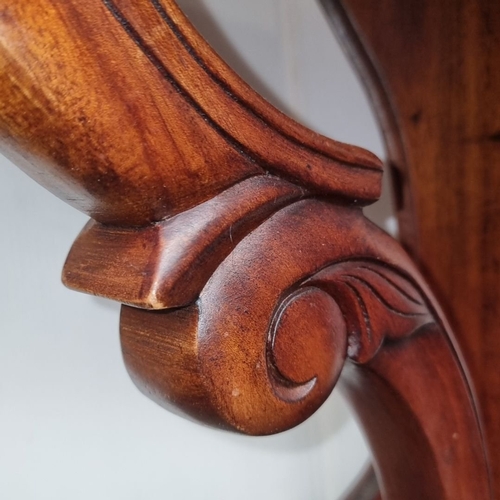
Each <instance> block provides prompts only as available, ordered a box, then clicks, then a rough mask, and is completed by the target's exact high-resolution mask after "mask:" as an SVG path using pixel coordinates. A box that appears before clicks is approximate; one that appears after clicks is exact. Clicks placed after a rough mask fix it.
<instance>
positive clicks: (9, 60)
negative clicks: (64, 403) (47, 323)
mask: <svg viewBox="0 0 500 500" xmlns="http://www.w3.org/2000/svg"><path fill="white" fill-rule="evenodd" d="M1 5H2V11H1V14H2V15H1V16H0V28H2V29H0V61H1V63H2V66H3V69H4V71H3V72H2V74H1V77H0V89H1V92H2V93H1V95H2V103H1V105H0V145H1V147H2V149H3V150H4V151H6V152H7V153H8V154H9V155H10V156H11V157H12V158H13V159H14V160H15V161H17V162H18V164H19V165H20V166H21V167H22V168H24V169H25V170H26V171H27V172H28V173H29V174H30V175H32V176H33V177H34V178H35V179H36V180H38V181H39V182H40V183H41V184H43V185H44V186H45V187H47V188H48V189H50V190H52V191H53V192H54V193H55V194H57V195H58V196H60V197H61V198H62V199H63V200H65V201H67V202H68V203H70V204H72V205H73V206H75V207H77V208H78V209H80V210H82V211H84V212H86V213H88V214H89V215H90V216H91V217H92V218H93V219H94V220H93V221H91V222H90V223H89V224H88V225H87V227H86V228H85V229H84V230H83V232H82V233H81V234H80V236H79V238H78V239H77V241H76V243H75V245H74V247H73V248H72V250H71V252H70V255H69V256H68V260H67V262H66V265H65V269H64V281H65V283H66V284H67V285H68V286H70V287H72V288H74V289H77V290H81V291H84V292H87V293H93V294H97V295H102V296H104V297H109V298H112V299H114V300H117V301H120V302H122V303H124V304H127V305H124V306H123V308H122V315H121V342H122V347H123V356H124V359H125V363H126V365H127V368H128V370H129V373H130V375H131V377H132V378H133V380H134V381H135V383H136V384H137V385H138V387H139V388H140V389H141V390H142V391H143V392H144V393H146V394H147V395H148V396H150V397H151V398H152V399H154V400H155V401H157V402H158V403H160V404H161V405H163V406H165V407H168V408H169V409H173V410H174V411H179V412H181V413H183V414H185V415H188V416H190V417H192V418H194V419H197V420H199V421H202V422H204V423H208V424H211V425H213V426H217V427H222V428H225V429H230V430H235V431H239V432H244V433H247V434H253V435H262V434H271V433H276V432H280V431H283V430H286V429H289V428H291V427H293V426H295V425H297V424H299V423H300V422H302V421H304V420H305V419H306V418H308V417H309V416H310V415H311V414H312V413H314V412H315V411H316V410H317V409H318V408H319V406H320V405H321V404H322V403H323V402H324V401H325V399H326V398H327V397H328V395H329V394H330V392H331V391H332V389H333V387H334V386H335V385H336V383H337V382H338V383H339V385H340V387H341V388H342V390H344V391H345V393H346V395H347V397H348V398H349V400H350V401H351V403H352V405H353V407H354V408H355V409H356V412H357V414H358V416H359V418H360V421H361V423H362V425H363V427H364V429H365V431H366V433H367V435H368V438H369V441H370V444H371V446H372V449H373V453H374V457H375V462H376V463H375V469H376V473H377V477H378V479H379V482H380V486H381V492H382V495H383V497H384V498H388V499H398V500H400V499H402V498H404V499H405V500H411V499H419V500H420V499H422V498H426V499H435V500H442V499H449V500H457V499H463V500H470V499H471V498H481V499H483V498H484V499H487V498H491V495H490V490H489V477H488V464H487V461H486V458H485V451H484V443H483V439H482V435H481V429H480V424H479V420H478V416H477V412H476V407H475V402H474V399H473V397H472V392H471V387H470V384H469V382H468V380H467V378H466V376H465V373H464V370H465V368H464V365H463V364H462V362H461V359H460V357H459V355H458V353H457V350H456V348H455V346H454V343H453V335H452V333H451V331H450V328H449V327H448V325H447V323H446V321H445V319H444V318H443V315H442V313H441V312H440V310H439V308H438V306H437V305H436V303H435V300H434V299H433V297H432V295H431V293H430V291H429V289H428V287H427V285H426V284H425V283H424V281H423V279H422V278H421V276H420V274H419V272H418V271H417V269H416V267H415V266H414V265H413V264H412V262H411V260H410V259H409V258H408V256H407V255H406V253H405V252H404V251H403V250H402V249H401V247H400V246H399V245H398V243H396V242H395V241H394V240H392V239H391V238H390V237H389V236H388V235H386V234H385V233H383V232H382V231H381V230H379V229H377V228H376V227H375V226H374V225H373V224H371V223H370V222H369V221H368V220H367V219H365V218H364V217H363V214H362V212H361V209H360V206H362V205H364V204H367V203H370V202H372V201H374V200H375V199H376V198H377V197H378V195H379V192H380V177H381V167H380V162H379V161H378V159H376V158H375V157H374V156H373V155H371V154H370V153H368V152H366V151H364V150H361V149H359V148H355V147H352V146H347V145H343V144H339V143H337V142H335V141H331V140H329V139H326V138H324V137H321V136H319V135H318V134H314V133H313V132H310V131H308V130H307V129H305V128H304V127H302V126H300V125H298V124H296V123H295V122H293V121H292V120H290V119H288V118H286V117H285V116H283V115H282V114H281V113H279V112H278V111H277V110H275V109H274V108H273V107H272V106H270V105H269V104H267V103H266V102H265V101H263V100H262V99H261V98H260V97H259V96H258V95H257V94H256V93H255V92H253V91H252V90H251V89H250V88H248V86H246V85H245V84H244V83H243V82H242V81H241V80H240V79H239V78H238V77H237V76H236V75H235V74H234V73H232V72H231V70H230V69H229V68H228V67H227V66H226V65H225V64H224V63H223V62H222V61H220V59H219V58H218V57H217V55H216V54H215V53H214V52H213V51H212V50H211V49H210V48H209V47H208V45H207V44H206V42H204V40H203V39H202V38H201V37H200V36H199V35H198V34H197V32H196V31H195V30H194V29H193V27H192V26H191V25H190V24H189V22H188V21H187V20H186V18H185V17H184V16H183V15H182V13H181V12H180V11H179V9H178V8H177V6H176V5H175V3H174V2H173V1H172V0H138V1H135V2H130V1H127V0H89V1H86V2H77V1H76V0H36V1H33V0H30V1H28V0H21V1H20V0H16V1H14V0H3V2H2V3H1ZM41 20H43V29H39V28H38V27H39V26H40V22H41ZM131 306H133V307H131Z"/></svg>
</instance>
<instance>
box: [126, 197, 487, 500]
mask: <svg viewBox="0 0 500 500" xmlns="http://www.w3.org/2000/svg"><path fill="white" fill-rule="evenodd" d="M121 340H122V346H123V355H124V359H125V363H126V365H127V368H128V370H129V372H130V374H131V376H132V378H133V380H134V381H135V383H136V384H137V385H138V387H139V388H140V389H141V390H142V391H143V392H144V393H146V394H147V395H149V396H150V397H152V398H153V399H155V400H156V401H157V402H159V403H160V404H161V405H163V406H165V407H167V408H172V407H173V406H174V407H176V409H178V410H181V411H182V412H183V413H185V414H187V415H190V416H191V417H193V418H196V419H198V420H201V421H203V422H206V423H210V424H211V425H215V426H218V427H222V428H226V429H233V430H238V431H240V432H245V433H248V434H271V433H275V432H279V431H283V430H285V429H288V428H290V427H292V426H294V425H297V424H298V423H300V422H302V421H303V420H305V419H306V418H307V417H309V416H310V415H311V414H312V413H313V412H314V411H316V410H317V408H318V407H319V406H320V405H321V404H322V403H323V401H324V400H325V399H326V397H328V395H329V394H330V392H331V390H332V389H333V387H334V385H335V383H336V382H337V379H338V377H339V375H340V373H341V371H342V375H341V376H340V385H341V387H342V388H343V390H344V391H345V393H346V394H347V397H348V399H349V400H350V401H351V402H352V403H353V406H354V408H355V409H356V412H357V414H358V416H359V418H360V420H361V423H362V424H363V426H364V428H365V430H366V432H367V435H368V439H369V440H370V443H371V445H372V450H373V453H374V456H375V460H376V463H377V471H378V475H379V479H380V480H381V487H382V493H383V495H384V498H405V499H407V498H408V499H410V498H415V499H417V498H419V499H420V498H429V499H431V498H435V499H442V498H450V499H451V498H454V499H459V498H463V499H468V498H472V497H474V495H477V498H489V497H490V493H489V482H488V473H487V464H486V459H485V455H484V448H483V442H482V437H481V432H480V428H479V423H478V419H477V415H476V411H475V406H474V402H473V399H472V396H471V393H470V388H469V385H468V383H467V380H466V377H465V375H464V372H463V369H462V367H461V363H460V360H459V357H458V356H457V353H456V351H455V349H454V347H453V345H452V342H451V340H450V334H449V330H448V327H447V326H446V323H445V321H444V320H443V319H442V317H441V315H440V313H439V310H438V309H437V307H436V306H435V304H434V301H433V299H432V297H431V295H430V293H429V291H428V289H427V287H426V285H425V284H424V283H423V281H422V279H421V278H420V276H419V275H418V273H417V272H416V270H415V268H414V266H413V265H412V264H411V262H410V261H409V259H408V257H407V256H406V255H405V253H404V252H403V251H402V250H401V249H400V248H399V246H398V244H397V243H396V242H394V241H393V240H392V239H391V238H390V237H388V236H387V235H386V234H385V233H383V232H381V231H380V230H379V229H377V228H376V227H374V226H373V225H372V224H371V223H369V222H368V221H367V220H366V219H364V217H363V216H362V214H361V213H360V212H359V210H358V209H356V208H352V207H345V206H340V205H335V204H332V203H329V202H324V201H319V200H314V199H308V200H302V201H298V202H294V203H291V204H290V205H289V206H287V207H286V208H283V209H281V210H279V211H278V212H277V213H275V214H274V215H273V216H271V217H270V218H269V219H267V220H266V221H265V222H263V223H262V224H261V225H260V226H259V227H257V228H256V229H254V230H253V231H252V232H251V233H250V234H248V236H246V237H245V238H243V239H242V241H241V242H240V243H239V244H237V245H235V248H234V249H233V251H232V252H231V253H230V254H229V255H228V256H227V257H226V259H225V260H224V261H223V262H222V263H221V264H220V265H219V267H218V268H217V270H216V271H215V272H214V274H213V275H212V276H211V278H210V279H209V280H208V282H207V283H206V285H205V286H204V288H203V289H202V290H201V291H200V293H199V299H198V301H197V302H196V303H194V304H192V305H191V306H188V307H185V308H180V309H173V310H165V311H158V312H149V311H146V310H140V309H136V308H130V307H124V308H123V311H122V317H121ZM346 358H347V359H348V360H349V361H348V362H347V363H346V364H345V367H344V363H345V361H346ZM343 368H344V369H343ZM342 369H343V370H342ZM457 477H463V478H467V481H465V480H464V481H457Z"/></svg>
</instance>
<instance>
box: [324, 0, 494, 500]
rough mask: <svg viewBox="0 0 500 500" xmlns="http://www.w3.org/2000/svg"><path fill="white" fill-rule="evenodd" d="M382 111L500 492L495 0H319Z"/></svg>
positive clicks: (407, 231) (427, 271)
mask: <svg viewBox="0 0 500 500" xmlns="http://www.w3.org/2000/svg"><path fill="white" fill-rule="evenodd" d="M322 3H323V4H324V6H325V7H326V10H327V12H328V13H329V14H330V15H331V17H330V18H331V20H332V22H333V23H334V24H335V25H336V27H337V28H338V30H337V32H338V33H339V34H340V39H341V40H342V41H343V42H344V43H345V45H346V48H347V50H348V52H349V53H350V55H351V58H352V60H353V61H354V63H355V65H356V66H357V68H358V70H359V71H360V73H361V75H362V79H363V81H364V82H365V84H366V85H367V88H368V91H369V93H371V95H372V100H373V102H374V107H375V109H376V111H377V113H378V115H379V118H380V120H381V124H382V129H383V131H384V134H385V138H386V143H387V150H388V154H389V166H390V167H391V168H392V170H393V172H394V173H395V175H394V177H395V180H396V183H397V185H396V191H397V193H396V198H397V199H398V200H399V201H398V207H397V208H398V210H399V214H398V215H399V218H400V226H401V238H402V243H403V245H404V246H405V247H406V248H407V249H408V250H409V252H410V253H411V255H412V257H413V258H414V259H415V261H416V262H417V263H418V265H419V267H420V269H421V270H422V271H423V272H424V275H425V276H426V278H427V279H428V280H429V281H430V283H431V284H432V286H433V290H434V292H435V293H436V294H437V296H438V298H439V300H440V304H441V305H442V306H443V308H444V310H445V311H446V314H447V316H448V317H449V319H450V322H451V324H452V326H453V330H454V332H455V334H456V337H457V340H458V343H459V345H460V348H461V351H462V353H463V356H464V358H465V361H466V365H467V367H468V369H469V370H470V375H471V380H472V383H473V386H474V390H475V392H476V394H477V398H478V401H479V411H480V414H481V417H482V422H483V425H484V432H485V435H486V441H487V444H488V447H489V454H490V458H491V467H492V472H493V482H494V491H495V495H496V498H499V497H500V460H499V457H500V392H499V391H500V372H499V370H498V362H499V360H500V307H499V304H500V265H499V263H500V244H499V243H500V210H499V201H498V200H499V193H500V168H499V165H500V113H499V100H498V99H499V95H500V56H499V54H500V2H498V1H496V0H481V1H477V0H469V1H466V0H462V1H455V0H445V1H440V2H431V1H423V2H422V1H420V0H407V1H404V2H402V1H399V0H382V1H380V2H376V3H374V2H370V1H367V0H340V1H337V0H322Z"/></svg>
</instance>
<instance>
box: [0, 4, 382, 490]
mask: <svg viewBox="0 0 500 500" xmlns="http://www.w3.org/2000/svg"><path fill="white" fill-rule="evenodd" d="M179 3H180V4H181V6H182V7H183V8H184V10H185V12H186V13H187V14H188V15H189V16H190V18H191V19H192V21H193V22H194V23H195V24H196V25H197V27H198V28H199V29H200V31H202V33H203V34H204V35H205V36H206V37H207V38H208V39H209V41H210V42H211V43H212V44H213V45H214V46H215V47H216V49H217V50H219V52H220V53H221V54H222V55H223V57H224V58H225V59H226V60H227V61H228V62H229V63H230V64H231V65H232V66H233V67H234V68H235V69H236V70H237V71H238V72H239V73H240V74H241V75H242V76H243V77H244V78H245V79H246V80H247V81H248V82H249V83H250V84H252V85H253V86H254V87H255V88H256V89H257V90H258V91H259V92H261V93H262V94H263V95H264V96H265V97H266V98H268V99H269V100H271V101H272V102H273V103H274V104H275V105H277V106H278V107H280V108H282V109H283V110H285V111H286V112H287V113H288V114H290V115H292V116H294V117H295V118H296V119H298V120H299V121H301V122H303V123H305V124H306V125H308V126H309V127H311V128H313V129H315V130H317V131H319V132H321V133H323V134H326V135H328V136H330V137H333V138H335V139H338V140H342V141H345V142H351V143H354V144H357V145H360V146H363V147H366V148H367V149H370V150H372V151H374V152H375V153H376V154H379V155H382V152H383V151H382V146H381V142H380V138H379V135H378V132H377V128H376V125H375V122H374V120H373V117H372V115H371V113H370V109H369V107H368V103H367V101H366V99H365V96H364V94H363V91H362V89H361V86H360V84H359V83H358V81H357V80H356V77H355V75H354V73H353V72H352V70H351V68H350V67H349V65H348V63H347V62H346V59H345V58H344V56H343V54H342V53H341V51H340V48H339V46H338V44H337V42H336V40H335V38H334V37H333V35H332V33H331V32H330V29H329V27H328V25H327V23H326V21H325V19H324V18H323V16H322V12H321V10H320V8H319V6H318V5H317V4H316V3H315V2H314V0H182V1H181V2H179ZM388 206H389V202H388V201H387V200H385V201H384V202H383V203H382V205H378V207H376V208H375V210H373V209H372V210H371V212H370V214H371V216H373V217H375V219H376V220H377V222H379V223H382V224H383V222H384V219H385V218H386V217H387V214H388ZM85 222H86V217H85V216H84V215H82V214H80V213H78V212H76V211H75V210H74V209H72V208H70V207H68V206H66V205H65V204H63V203H62V202H61V201H59V200H58V199H56V198H55V197H53V196H52V195H50V194H49V193H47V192H45V191H44V190H43V189H42V188H40V187H39V186H38V185H36V184H35V183H34V182H33V181H31V180H30V179H29V178H28V177H27V176H25V174H23V173H22V172H21V171H19V170H17V169H16V168H15V167H14V166H13V165H11V164H10V163H9V162H8V161H7V160H3V159H1V163H0V224H1V228H2V231H1V237H0V238H1V240H0V498H4V499H8V500H18V499H22V500H28V499H29V500H43V499H50V500H70V499H71V500H78V499H82V500H83V499H85V500H87V499H92V500H101V499H102V500H105V499H112V500H132V499H133V500H139V499H146V500H156V499H172V500H184V499H186V500H194V499H196V500H202V499H207V500H246V499H249V500H250V499H252V500H255V499H259V500H268V499H273V500H282V499H283V500H285V499H286V500H306V499H307V500H311V499H312V500H315V499H334V498H337V497H338V496H339V495H340V493H341V492H342V491H343V490H344V489H345V488H346V487H347V486H348V484H349V483H350V481H351V480H352V479H353V477H354V476H355V475H356V473H357V472H358V471H359V470H360V468H361V466H362V464H363V462H364V461H365V460H366V459H367V456H368V452H367V450H366V447H365V445H364V442H363V439H362V437H361V435H360V433H359V431H358V429H357V427H356V425H355V423H354V422H353V420H352V419H351V418H350V416H349V414H348V410H347V408H346V406H345V405H344V403H343V401H342V400H341V399H340V398H339V396H338V395H335V394H334V395H333V397H331V398H330V399H329V401H328V402H327V403H326V404H325V405H324V407H323V408H322V409H321V410H320V411H319V412H318V413H317V414H316V415H314V416H313V417H312V418H311V419H310V420H309V421H308V422H306V423H305V424H303V425H301V426H299V427H298V428H296V429H293V430H291V431H289V432H287V433H284V434H281V435H278V436H272V437H267V438H248V437H245V436H239V435H234V434H228V433H223V432H220V431H215V430H211V429H207V428H204V427H201V426H199V425H197V424H194V423H192V422H188V421H185V420H183V419H181V418H179V417H177V416H174V415H171V414H169V413H168V412H166V411H165V410H163V409H161V408H160V407H158V406H156V405H155V404H154V403H153V402H151V401H149V400H148V399H146V397H144V396H142V395H141V394H140V393H139V391H138V390H137V389H136V388H135V387H134V385H133V384H132V382H131V381H130V380H129V378H128V376H127V373H126V371H125V369H124V366H123V363H122V360H121V355H120V346H119V339H118V312H119V306H118V305H117V304H114V303H111V302H108V301H105V300H102V299H97V298H94V297H89V296H85V295H81V294H78V293H75V292H71V291H69V290H66V289H65V288H64V287H63V286H62V285H61V284H60V272H61V268H62V265H63V262H64V259H65V256H66V253H67V251H68V249H69V247H70V246H71V243H72V242H73V240H74V238H75V237H76V235H77V234H78V232H79V230H80V229H81V228H82V227H83V225H84V223H85Z"/></svg>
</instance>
